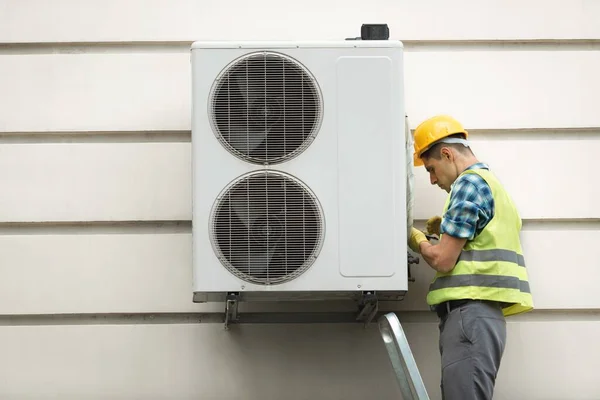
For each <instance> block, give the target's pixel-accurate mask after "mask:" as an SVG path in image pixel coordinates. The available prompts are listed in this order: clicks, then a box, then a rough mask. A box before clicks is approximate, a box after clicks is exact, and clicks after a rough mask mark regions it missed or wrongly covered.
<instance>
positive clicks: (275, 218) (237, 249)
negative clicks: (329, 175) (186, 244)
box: [211, 171, 323, 285]
mask: <svg viewBox="0 0 600 400" xmlns="http://www.w3.org/2000/svg"><path fill="white" fill-rule="evenodd" d="M211 225H212V230H211V240H212V243H213V247H214V249H215V251H216V253H217V255H218V257H219V259H220V260H221V263H222V264H223V265H224V266H225V267H226V268H227V269H228V270H229V271H230V272H231V273H233V274H234V275H236V276H237V277H239V278H240V279H243V280H245V281H247V282H252V283H258V284H266V285H268V284H277V283H283V282H287V281H289V280H292V279H294V278H295V277H297V276H299V275H300V274H302V273H303V272H304V271H306V270H307V269H308V268H309V267H310V266H311V265H312V263H313V262H314V260H315V258H316V256H317V254H318V252H319V251H320V247H321V243H322V238H323V218H322V214H321V208H320V206H319V205H318V203H317V201H316V199H315V197H314V195H313V194H312V193H310V192H309V190H308V189H307V188H306V187H305V186H304V185H302V184H301V183H300V182H299V181H298V180H296V179H294V178H292V177H290V176H289V175H287V174H284V173H281V172H274V171H260V172H253V173H250V174H247V175H245V176H243V177H241V178H239V179H238V180H237V181H235V182H234V183H233V184H232V185H230V186H229V187H228V188H227V189H226V190H225V191H224V192H223V193H222V195H221V196H220V197H219V198H218V199H217V203H216V206H215V207H214V210H213V214H212V218H211Z"/></svg>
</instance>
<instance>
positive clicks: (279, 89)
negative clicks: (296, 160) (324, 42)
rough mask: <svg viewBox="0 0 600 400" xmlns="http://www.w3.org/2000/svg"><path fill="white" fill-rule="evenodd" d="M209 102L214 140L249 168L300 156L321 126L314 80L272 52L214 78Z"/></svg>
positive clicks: (249, 57)
mask: <svg viewBox="0 0 600 400" xmlns="http://www.w3.org/2000/svg"><path fill="white" fill-rule="evenodd" d="M210 103H211V109H210V112H211V120H212V126H213V129H214V130H215V133H216V136H217V138H218V139H219V140H220V141H221V143H223V145H224V146H225V147H226V148H227V149H228V150H229V151H230V152H231V153H232V154H234V155H236V156H237V157H239V158H241V159H242V160H245V161H248V162H251V163H255V164H276V163H280V162H283V161H286V160H289V159H291V158H293V157H295V156H296V155H298V154H300V153H301V152H302V151H304V150H305V149H306V148H307V147H308V146H309V144H310V143H311V142H312V140H313V139H314V137H315V135H316V134H317V131H318V128H319V125H320V122H321V110H322V101H321V97H320V91H319V89H318V87H317V84H316V82H315V79H314V78H313V77H312V76H311V75H310V74H309V72H308V71H307V70H306V69H305V68H304V67H303V66H302V65H300V64H299V63H298V62H297V61H295V60H293V59H291V58H289V57H287V56H284V55H281V54H278V53H272V52H260V53H252V54H249V55H246V56H244V57H242V58H240V59H238V60H236V61H235V62H234V63H232V64H231V65H230V66H228V67H227V68H226V69H225V70H224V71H223V72H222V73H221V75H220V76H219V78H218V79H217V81H216V83H215V85H214V87H213V91H212V93H211V99H210Z"/></svg>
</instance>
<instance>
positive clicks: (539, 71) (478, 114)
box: [0, 50, 600, 132]
mask: <svg viewBox="0 0 600 400" xmlns="http://www.w3.org/2000/svg"><path fill="white" fill-rule="evenodd" d="M442 65H443V67H442ZM405 68H406V72H405V81H406V94H405V96H406V99H407V112H408V115H409V118H410V120H411V122H412V124H413V125H414V124H416V123H418V121H420V120H423V119H425V118H427V117H429V116H430V115H432V114H436V113H449V114H452V115H455V116H456V118H458V119H460V120H461V121H462V122H463V123H464V124H465V125H466V126H468V127H469V128H470V129H509V128H536V129H539V128H575V127H584V128H587V127H599V126H600V113H598V112H597V105H596V94H597V93H598V92H600V75H599V74H598V73H597V71H598V70H600V51H559V52H553V51H465V52H454V51H450V50H448V51H418V52H407V54H406V62H405ZM190 81H191V79H190V60H189V53H188V52H185V53H159V54H154V53H152V54H138V53H136V54H127V53H125V54H58V55H56V54H42V55H39V54H38V55H3V56H0V87H2V88H3V93H4V95H3V96H2V97H1V98H0V109H2V113H0V131H4V132H29V131H41V132H44V131H127V130H189V129H190V128H191V122H190V121H191V115H190V109H191V89H190Z"/></svg>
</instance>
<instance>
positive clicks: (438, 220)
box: [425, 215, 442, 236]
mask: <svg viewBox="0 0 600 400" xmlns="http://www.w3.org/2000/svg"><path fill="white" fill-rule="evenodd" d="M441 224H442V217H440V216H437V215H436V216H435V217H431V218H429V219H428V220H427V223H426V224H425V227H426V228H427V234H428V235H438V236H440V225H441Z"/></svg>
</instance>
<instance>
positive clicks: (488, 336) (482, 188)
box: [409, 115, 533, 400]
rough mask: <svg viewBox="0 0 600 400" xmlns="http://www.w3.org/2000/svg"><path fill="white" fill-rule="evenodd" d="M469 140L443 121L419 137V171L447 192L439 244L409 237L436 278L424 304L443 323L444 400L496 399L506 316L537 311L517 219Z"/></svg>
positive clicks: (429, 123)
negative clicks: (424, 172)
mask: <svg viewBox="0 0 600 400" xmlns="http://www.w3.org/2000/svg"><path fill="white" fill-rule="evenodd" d="M467 137H468V132H467V131H466V130H465V129H464V128H463V126H462V125H461V124H460V123H459V122H458V121H456V120H455V119H454V118H452V117H450V116H445V115H440V116H435V117H432V118H430V119H428V120H426V121H424V122H423V123H421V124H420V125H419V126H418V127H417V128H416V130H415V134H414V150H415V152H414V165H415V166H421V165H423V166H424V167H425V169H426V170H427V172H429V179H430V182H431V184H432V185H438V186H439V187H440V188H441V189H443V190H445V191H446V192H448V193H449V195H448V198H447V200H446V204H445V206H444V210H443V214H442V215H443V217H442V218H441V221H439V220H438V223H440V232H439V234H440V240H439V242H438V243H436V244H433V243H431V242H429V241H428V240H427V238H426V237H425V234H424V233H423V232H421V231H419V230H417V229H415V228H413V229H412V233H411V235H410V238H409V246H410V248H411V249H412V250H413V251H415V252H417V253H420V254H421V255H422V256H423V258H424V259H425V261H426V262H427V263H428V264H429V265H430V266H431V267H432V268H433V269H435V270H436V271H437V273H436V275H435V278H434V279H433V282H432V283H431V284H430V287H429V292H428V294H427V303H428V304H429V305H430V306H431V307H432V309H434V310H435V311H436V313H437V315H438V316H439V319H440V322H439V330H440V339H439V348H440V354H441V358H442V380H441V389H442V396H443V398H444V399H445V400H455V399H460V400H469V399H492V396H493V392H494V386H495V382H496V376H497V373H498V369H499V367H500V361H501V359H502V355H503V353H504V348H505V344H506V322H505V319H504V317H505V316H509V315H514V314H519V313H523V312H527V311H530V310H532V309H533V302H532V297H531V293H530V291H529V283H528V278H527V271H526V269H525V262H524V258H523V252H522V249H521V242H520V239H519V234H520V230H521V219H520V217H519V213H518V211H517V209H516V207H515V204H514V203H513V201H512V199H511V198H510V196H509V195H508V194H507V193H506V191H505V190H504V188H503V186H502V185H501V184H500V182H499V181H498V180H497V179H496V177H495V176H494V174H493V173H492V172H490V169H489V167H488V166H487V165H486V164H484V163H481V162H479V161H478V160H477V158H476V157H475V155H474V154H473V152H472V151H471V148H470V144H469V142H468V141H467V140H466V139H467ZM435 220H436V218H433V219H432V220H430V221H428V225H430V226H431V224H430V223H431V222H433V225H435V222H436V221H435Z"/></svg>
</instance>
